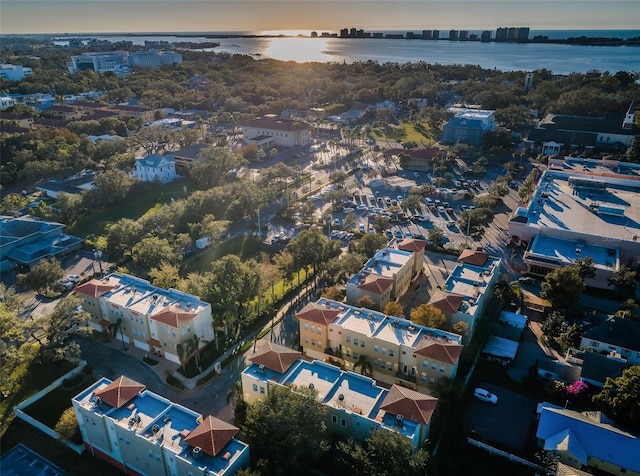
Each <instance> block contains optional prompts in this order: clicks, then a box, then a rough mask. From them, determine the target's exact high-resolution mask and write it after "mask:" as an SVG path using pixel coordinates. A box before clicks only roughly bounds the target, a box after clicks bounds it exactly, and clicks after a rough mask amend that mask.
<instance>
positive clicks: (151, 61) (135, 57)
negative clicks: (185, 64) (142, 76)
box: [129, 50, 182, 68]
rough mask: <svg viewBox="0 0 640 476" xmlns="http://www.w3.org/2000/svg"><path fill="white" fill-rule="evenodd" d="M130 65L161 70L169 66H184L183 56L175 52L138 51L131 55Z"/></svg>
mask: <svg viewBox="0 0 640 476" xmlns="http://www.w3.org/2000/svg"><path fill="white" fill-rule="evenodd" d="M129 64H130V65H131V66H135V67H142V68H160V67H161V66H164V65H169V64H182V54H181V53H176V52H175V51H161V50H148V51H136V52H134V53H131V54H130V55H129Z"/></svg>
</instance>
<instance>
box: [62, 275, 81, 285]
mask: <svg viewBox="0 0 640 476" xmlns="http://www.w3.org/2000/svg"><path fill="white" fill-rule="evenodd" d="M64 279H65V280H67V281H71V282H72V283H77V282H78V281H80V276H78V275H77V274H68V275H67V276H66V277H65V278H64Z"/></svg>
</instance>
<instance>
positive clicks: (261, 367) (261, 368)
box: [258, 364, 264, 372]
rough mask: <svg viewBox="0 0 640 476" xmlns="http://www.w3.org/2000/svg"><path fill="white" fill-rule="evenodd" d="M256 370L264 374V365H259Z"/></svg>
mask: <svg viewBox="0 0 640 476" xmlns="http://www.w3.org/2000/svg"><path fill="white" fill-rule="evenodd" d="M258 370H259V371H260V372H264V364H260V365H259V366H258Z"/></svg>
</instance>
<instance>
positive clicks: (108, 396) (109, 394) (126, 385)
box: [93, 375, 146, 408]
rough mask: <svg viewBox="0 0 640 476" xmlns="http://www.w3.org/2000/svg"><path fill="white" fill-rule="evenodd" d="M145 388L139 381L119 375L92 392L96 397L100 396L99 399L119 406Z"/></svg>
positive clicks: (113, 405)
mask: <svg viewBox="0 0 640 476" xmlns="http://www.w3.org/2000/svg"><path fill="white" fill-rule="evenodd" d="M145 388H146V387H145V386H144V385H142V384H141V383H138V382H136V381H135V380H132V379H130V378H129V377H125V376H124V375H121V376H120V377H118V378H117V379H116V380H114V381H113V382H111V383H110V384H109V385H107V386H106V387H104V388H101V389H100V390H96V391H95V392H93V394H94V395H95V396H96V397H100V400H102V401H103V402H105V403H106V404H108V405H111V406H112V407H116V408H120V407H122V406H123V405H124V404H125V403H127V402H128V401H129V400H131V399H132V398H133V397H135V396H136V395H138V394H139V393H140V392H142V391H143V390H144V389H145Z"/></svg>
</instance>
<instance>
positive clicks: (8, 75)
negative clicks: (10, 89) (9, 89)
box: [0, 64, 33, 81]
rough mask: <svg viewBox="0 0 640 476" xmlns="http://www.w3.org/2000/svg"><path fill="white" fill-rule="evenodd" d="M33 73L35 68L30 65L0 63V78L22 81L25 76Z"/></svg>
mask: <svg viewBox="0 0 640 476" xmlns="http://www.w3.org/2000/svg"><path fill="white" fill-rule="evenodd" d="M32 74H33V70H32V69H31V68H30V67H28V66H21V65H14V64H0V78H5V79H8V80H9V81H20V80H21V79H24V77H25V76H31V75H32Z"/></svg>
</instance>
